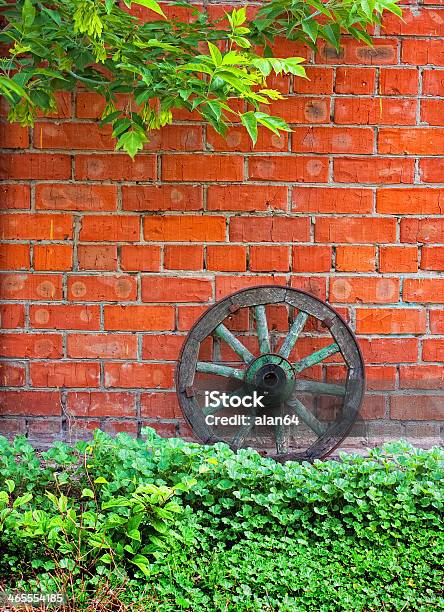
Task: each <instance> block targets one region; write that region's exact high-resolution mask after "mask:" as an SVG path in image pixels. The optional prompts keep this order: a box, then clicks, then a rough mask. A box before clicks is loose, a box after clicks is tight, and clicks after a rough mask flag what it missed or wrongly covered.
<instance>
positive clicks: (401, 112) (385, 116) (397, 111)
mask: <svg viewBox="0 0 444 612" xmlns="http://www.w3.org/2000/svg"><path fill="white" fill-rule="evenodd" d="M416 106H417V101H416V100H415V99H413V98H399V99H394V98H338V99H337V100H336V102H335V114H334V120H335V123H338V124H348V125H350V124H351V125H353V124H358V125H415V123H416ZM360 152H361V151H360Z"/></svg>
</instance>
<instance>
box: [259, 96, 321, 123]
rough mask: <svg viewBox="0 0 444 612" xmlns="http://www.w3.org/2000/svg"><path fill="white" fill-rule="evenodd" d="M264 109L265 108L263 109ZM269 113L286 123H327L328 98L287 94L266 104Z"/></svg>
mask: <svg viewBox="0 0 444 612" xmlns="http://www.w3.org/2000/svg"><path fill="white" fill-rule="evenodd" d="M264 110H265V109H264ZM266 110H267V112H269V113H270V114H271V115H275V116H278V117H282V119H284V120H285V121H286V122H287V123H329V122H330V100H329V99H328V98H324V99H322V98H305V97H303V96H300V95H297V96H288V97H287V98H285V99H284V100H277V101H275V102H272V103H271V104H270V105H269V106H268V105H267V106H266Z"/></svg>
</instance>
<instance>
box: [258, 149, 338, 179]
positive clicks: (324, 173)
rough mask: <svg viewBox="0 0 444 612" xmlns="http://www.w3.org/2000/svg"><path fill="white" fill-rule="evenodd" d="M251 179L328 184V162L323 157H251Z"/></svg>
mask: <svg viewBox="0 0 444 612" xmlns="http://www.w3.org/2000/svg"><path fill="white" fill-rule="evenodd" d="M248 163H249V177H250V179H253V180H258V181H290V182H292V183H293V182H294V183H307V182H308V183H326V182H327V180H328V160H327V159H325V158H321V157H299V156H297V157H294V156H290V155H283V156H279V157H266V156H260V157H250V158H249V160H248Z"/></svg>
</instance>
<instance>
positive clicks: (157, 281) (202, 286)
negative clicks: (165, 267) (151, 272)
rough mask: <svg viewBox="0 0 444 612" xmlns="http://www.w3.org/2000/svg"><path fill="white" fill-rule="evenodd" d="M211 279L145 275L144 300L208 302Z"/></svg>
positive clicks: (210, 295) (143, 284)
mask: <svg viewBox="0 0 444 612" xmlns="http://www.w3.org/2000/svg"><path fill="white" fill-rule="evenodd" d="M211 297H212V286H211V281H210V280H208V279H205V278H190V277H188V276H187V277H182V278H178V277H175V276H145V277H144V278H142V300H143V301H144V302H208V300H210V299H211Z"/></svg>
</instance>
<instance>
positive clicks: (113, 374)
mask: <svg viewBox="0 0 444 612" xmlns="http://www.w3.org/2000/svg"><path fill="white" fill-rule="evenodd" d="M173 377H174V365H173V364H170V363H107V364H105V386H106V387H124V388H125V389H133V388H134V389H140V388H144V389H147V388H148V389H169V388H171V387H172V386H173Z"/></svg>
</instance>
